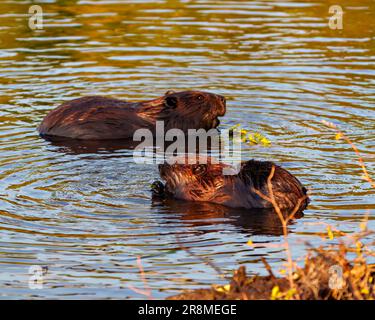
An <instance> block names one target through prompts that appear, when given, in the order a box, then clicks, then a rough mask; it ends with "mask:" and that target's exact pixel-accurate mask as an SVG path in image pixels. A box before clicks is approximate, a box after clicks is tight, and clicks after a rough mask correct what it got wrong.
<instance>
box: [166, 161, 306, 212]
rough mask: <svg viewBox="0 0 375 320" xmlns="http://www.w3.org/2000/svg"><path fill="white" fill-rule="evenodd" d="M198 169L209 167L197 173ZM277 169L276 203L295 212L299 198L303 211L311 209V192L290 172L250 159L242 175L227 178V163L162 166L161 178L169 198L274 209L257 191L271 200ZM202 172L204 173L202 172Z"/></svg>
mask: <svg viewBox="0 0 375 320" xmlns="http://www.w3.org/2000/svg"><path fill="white" fill-rule="evenodd" d="M198 166H205V168H203V169H201V170H199V169H198V173H196V172H197V168H198ZM272 166H275V173H274V176H273V178H272V180H271V184H272V190H273V193H274V197H275V200H276V203H277V204H278V206H279V207H280V209H294V207H295V206H296V205H297V203H298V200H299V199H304V200H303V201H302V203H301V205H300V208H299V209H300V211H302V210H304V209H305V208H306V207H307V204H308V202H309V199H308V198H307V196H306V193H307V190H306V188H304V187H303V186H302V184H301V183H300V182H299V180H298V179H297V178H296V177H294V176H293V175H292V174H291V173H289V172H288V171H287V170H285V169H283V168H281V167H279V166H277V165H275V164H274V163H272V162H267V161H256V160H250V161H246V162H243V163H242V164H241V168H240V171H239V173H238V174H236V175H223V168H225V167H226V165H225V164H222V163H218V164H213V163H210V162H208V164H206V165H204V164H193V165H191V164H190V165H189V164H177V163H176V164H173V165H168V164H162V165H160V166H159V171H160V176H161V177H162V179H164V180H165V181H166V184H165V187H164V191H165V194H166V195H167V196H171V197H174V198H177V199H183V200H190V201H207V202H212V203H218V204H223V205H226V206H229V207H232V208H247V209H254V208H272V207H273V205H272V203H270V202H269V201H267V200H265V199H263V198H262V197H260V196H259V195H258V194H256V192H255V191H254V190H258V191H260V192H262V193H263V194H264V195H266V196H268V197H269V190H268V186H267V179H268V177H269V175H270V173H271V169H272ZM200 171H201V172H200Z"/></svg>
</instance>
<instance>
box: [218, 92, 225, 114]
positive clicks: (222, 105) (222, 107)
mask: <svg viewBox="0 0 375 320" xmlns="http://www.w3.org/2000/svg"><path fill="white" fill-rule="evenodd" d="M217 96H218V99H219V101H220V103H219V108H218V116H223V115H225V111H226V99H225V97H224V96H221V95H219V94H218V95H217Z"/></svg>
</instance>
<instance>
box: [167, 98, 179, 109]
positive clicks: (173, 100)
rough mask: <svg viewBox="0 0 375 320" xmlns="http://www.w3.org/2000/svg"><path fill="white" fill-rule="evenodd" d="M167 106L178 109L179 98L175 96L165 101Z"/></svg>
mask: <svg viewBox="0 0 375 320" xmlns="http://www.w3.org/2000/svg"><path fill="white" fill-rule="evenodd" d="M165 105H166V106H167V107H169V108H176V107H177V98H176V97H174V96H169V97H167V98H166V99H165Z"/></svg>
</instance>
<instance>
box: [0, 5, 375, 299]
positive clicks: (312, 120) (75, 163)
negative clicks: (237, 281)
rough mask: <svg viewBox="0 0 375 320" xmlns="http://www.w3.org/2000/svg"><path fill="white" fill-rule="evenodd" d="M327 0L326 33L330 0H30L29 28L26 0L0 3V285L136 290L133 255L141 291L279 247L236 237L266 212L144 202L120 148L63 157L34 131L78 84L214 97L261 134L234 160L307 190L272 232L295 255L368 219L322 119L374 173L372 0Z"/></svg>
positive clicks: (347, 155)
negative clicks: (36, 280) (260, 162)
mask: <svg viewBox="0 0 375 320" xmlns="http://www.w3.org/2000/svg"><path fill="white" fill-rule="evenodd" d="M343 2H344V3H342V5H343V9H344V12H345V14H344V29H343V30H331V29H330V28H329V27H328V24H327V22H328V17H329V13H328V9H329V5H331V4H336V3H335V1H324V0H316V1H287V0H285V1H205V0H201V1H152V2H151V1H146V0H145V1H120V0H113V1H112V0H111V1H104V0H103V1H99V0H98V1H83V0H82V1H63V0H61V1H59V0H55V1H53V0H51V1H39V3H41V5H42V8H43V9H44V29H42V30H31V29H29V27H28V20H27V19H28V16H27V12H28V8H29V6H30V3H31V2H30V1H1V4H0V9H1V10H0V120H1V121H0V148H1V158H0V295H3V296H6V297H11V298H19V297H24V298H25V297H50V298H89V297H91V298H126V297H130V298H141V297H142V295H140V294H138V293H136V292H135V291H134V290H132V289H131V287H129V286H134V287H137V288H142V287H143V284H142V280H141V277H140V274H139V270H138V267H137V262H136V257H137V256H141V258H142V265H143V268H144V270H145V275H146V277H147V280H148V284H149V286H150V287H151V289H152V294H153V296H154V297H156V298H163V297H165V296H167V295H171V294H174V293H176V292H178V291H179V290H180V289H182V288H194V287H201V286H204V285H207V284H211V283H212V282H216V283H217V282H220V281H222V280H221V279H220V278H219V277H218V275H217V273H216V272H215V271H214V270H212V269H211V268H210V267H209V266H207V265H206V264H205V262H204V261H203V260H202V259H200V258H199V256H201V257H205V258H207V259H209V260H210V261H211V262H212V263H214V264H215V265H216V266H217V267H219V268H221V269H222V271H223V272H228V273H229V272H231V271H232V270H233V269H235V268H236V267H237V266H238V264H245V265H246V266H247V269H248V271H249V272H251V273H256V272H260V273H263V272H264V270H263V265H262V263H261V262H260V258H261V257H265V258H267V260H268V261H269V263H270V264H271V265H272V266H273V267H274V268H275V269H276V270H278V269H279V268H282V263H283V262H284V261H285V254H284V253H283V252H282V249H281V248H279V247H277V246H271V247H264V248H257V249H252V248H250V247H249V246H247V245H246V242H247V241H248V239H249V238H251V239H252V240H253V242H255V243H265V244H267V243H271V244H280V243H282V238H281V237H280V229H279V228H278V226H277V225H275V221H274V220H273V219H272V218H265V219H260V218H259V217H254V216H250V217H249V216H248V217H246V215H245V216H244V215H241V214H238V215H237V214H228V213H226V212H225V210H224V209H218V208H217V207H212V206H210V205H205V204H201V205H191V204H186V203H181V202H176V203H171V204H166V205H160V204H158V203H154V202H152V201H151V197H150V192H149V189H150V183H151V182H152V181H153V180H155V179H156V178H158V174H157V170H156V168H155V167H154V166H152V165H143V166H141V165H137V164H135V163H133V159H132V151H131V150H126V149H120V150H116V151H115V152H109V151H106V150H102V151H100V152H96V153H90V152H88V153H76V152H74V150H72V149H69V148H63V147H61V146H56V145H51V144H50V143H49V142H46V141H44V140H42V139H40V138H39V137H38V135H37V132H36V130H35V129H36V127H37V125H38V124H39V122H40V121H41V119H42V118H43V116H44V115H46V113H47V112H48V111H49V110H51V109H52V108H54V107H55V106H56V105H58V104H59V103H61V102H63V101H66V100H69V99H72V98H75V97H79V96H83V95H89V94H103V95H111V96H114V97H118V98H126V99H129V100H143V99H150V98H154V97H158V96H160V95H162V94H163V93H164V92H165V91H166V90H168V89H175V90H176V89H177V90H178V89H189V88H193V89H202V90H205V91H211V92H215V93H218V94H223V95H225V96H226V97H227V101H228V102H227V105H228V111H227V114H226V117H224V118H223V120H222V127H228V126H231V125H234V124H236V123H241V124H242V125H243V126H244V127H246V128H248V129H249V130H253V131H258V132H261V133H262V134H264V135H265V136H267V137H268V138H269V139H270V140H271V141H272V146H271V147H262V146H248V147H247V148H246V149H245V150H244V151H243V157H244V158H257V159H272V160H274V161H276V162H277V163H279V164H281V165H283V166H284V167H285V168H287V169H289V170H290V171H291V172H292V173H294V174H295V175H297V176H298V177H299V178H300V179H301V180H302V181H303V182H304V183H305V185H306V186H308V187H309V188H310V190H311V198H312V203H311V205H310V207H309V209H308V210H306V212H305V216H304V217H303V218H302V219H298V220H296V221H295V222H294V223H293V224H292V225H291V226H290V228H289V229H290V232H291V243H292V250H293V255H294V256H295V257H300V256H303V254H304V253H305V248H306V247H305V244H304V242H305V241H309V242H310V243H312V244H314V245H319V244H321V243H323V242H324V241H326V240H322V237H321V233H322V232H323V233H324V232H325V226H324V225H323V224H322V223H329V224H332V225H333V226H335V227H337V228H339V229H340V230H342V231H346V232H353V231H355V230H357V228H358V223H359V221H360V219H361V217H362V216H363V215H364V214H366V213H367V212H369V213H370V222H369V224H370V227H372V228H374V227H375V223H374V219H373V214H372V213H371V210H372V209H374V208H375V197H374V192H373V191H372V190H371V189H370V186H369V185H368V184H367V183H365V182H363V181H361V178H360V176H361V170H360V168H359V167H358V165H357V163H356V157H355V155H354V154H353V152H352V151H351V149H350V147H349V146H347V145H345V144H344V143H342V142H340V141H335V139H334V134H333V133H332V132H330V131H328V130H327V129H325V128H324V126H323V125H322V124H321V120H322V119H326V120H329V121H333V122H335V123H336V124H338V125H339V126H340V127H341V128H342V129H344V130H345V131H346V132H347V133H348V134H349V135H350V137H351V138H352V139H353V141H354V142H355V143H356V144H357V146H358V147H359V149H360V151H361V152H362V154H363V157H364V160H365V161H366V162H367V164H368V169H369V171H370V172H374V169H375V150H374V132H375V121H374V120H375V112H374V111H375V107H374V105H375V104H374V101H375V67H374V66H375V2H374V1H372V0H361V1H359V0H348V1H343ZM340 3H341V1H340ZM88 151H90V150H88ZM334 241H335V240H334ZM184 247H186V248H190V249H191V251H192V252H193V253H194V255H191V254H189V253H188V252H186V251H185V250H184ZM32 265H42V266H47V267H48V273H47V275H46V282H45V284H44V288H43V289H41V290H31V289H29V287H28V279H29V275H28V271H29V267H30V266H32Z"/></svg>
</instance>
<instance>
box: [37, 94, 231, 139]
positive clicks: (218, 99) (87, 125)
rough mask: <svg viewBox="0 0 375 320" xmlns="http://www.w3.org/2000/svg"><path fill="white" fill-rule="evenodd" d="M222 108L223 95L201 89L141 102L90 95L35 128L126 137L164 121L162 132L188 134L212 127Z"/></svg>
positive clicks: (80, 135)
mask: <svg viewBox="0 0 375 320" xmlns="http://www.w3.org/2000/svg"><path fill="white" fill-rule="evenodd" d="M225 108H226V107H225V98H224V97H222V96H220V95H216V94H212V93H208V92H201V91H182V92H171V91H168V92H167V93H166V94H165V95H164V96H162V97H159V98H157V99H154V100H149V101H142V102H127V101H123V100H118V99H113V98H106V97H101V96H89V97H83V98H79V99H75V100H72V101H68V102H66V103H63V104H62V105H60V106H59V107H57V108H56V109H54V110H52V111H50V112H49V113H48V114H47V116H46V117H45V118H44V120H43V121H42V123H41V124H40V126H39V128H38V131H39V133H40V135H41V136H44V137H49V136H50V137H51V136H52V137H53V136H57V137H66V138H70V139H82V140H106V139H128V138H132V137H133V134H134V132H135V131H136V130H137V129H140V128H146V129H150V130H151V131H153V132H154V130H155V123H156V121H164V125H165V131H167V130H169V129H172V128H178V129H181V130H182V131H183V132H184V133H187V130H188V129H200V128H203V129H206V130H208V129H211V128H215V127H216V126H217V125H218V124H219V120H218V119H217V118H218V117H219V116H223V115H224V114H225Z"/></svg>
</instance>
